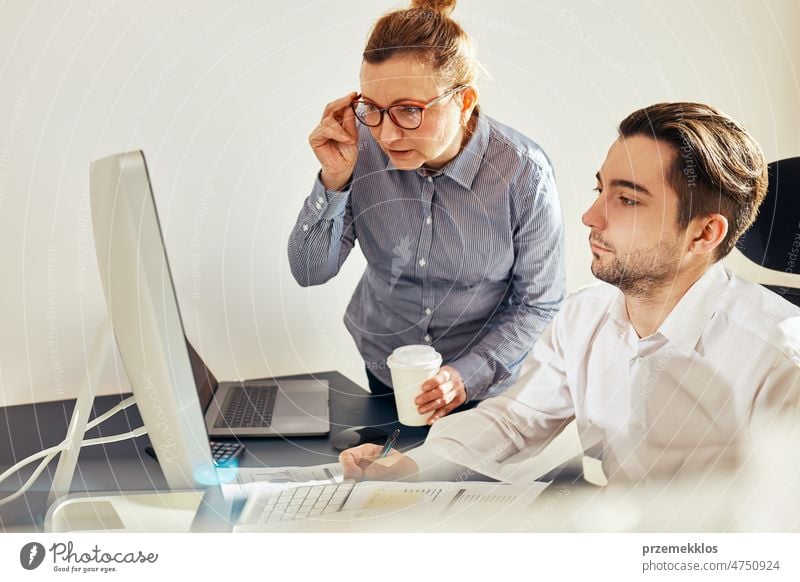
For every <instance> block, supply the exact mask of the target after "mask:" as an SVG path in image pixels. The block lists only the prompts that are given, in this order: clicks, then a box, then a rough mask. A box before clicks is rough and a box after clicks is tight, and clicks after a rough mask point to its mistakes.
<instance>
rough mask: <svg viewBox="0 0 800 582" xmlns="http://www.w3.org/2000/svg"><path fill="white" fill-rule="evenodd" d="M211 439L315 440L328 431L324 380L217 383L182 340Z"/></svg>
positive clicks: (325, 384) (187, 342) (328, 419)
mask: <svg viewBox="0 0 800 582" xmlns="http://www.w3.org/2000/svg"><path fill="white" fill-rule="evenodd" d="M186 346H187V347H188V349H189V359H190V360H191V363H192V372H193V374H194V380H195V384H196V385H197V394H198V397H199V398H200V406H201V408H202V409H203V414H204V415H205V422H206V429H207V430H208V436H210V437H269V436H316V435H325V434H328V433H329V432H330V428H331V424H330V410H329V408H328V382H327V381H326V380H277V379H271V378H267V379H261V380H241V381H235V382H217V379H216V378H215V377H214V374H212V373H211V370H209V369H208V366H206V364H205V362H204V361H203V358H201V357H200V354H198V353H197V351H196V350H195V349H194V346H192V344H191V342H189V340H188V339H187V340H186Z"/></svg>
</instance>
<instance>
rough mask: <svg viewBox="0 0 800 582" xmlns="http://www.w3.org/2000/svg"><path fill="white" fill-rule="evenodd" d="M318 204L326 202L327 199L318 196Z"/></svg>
mask: <svg viewBox="0 0 800 582" xmlns="http://www.w3.org/2000/svg"><path fill="white" fill-rule="evenodd" d="M317 202H325V199H324V198H323V197H322V196H317Z"/></svg>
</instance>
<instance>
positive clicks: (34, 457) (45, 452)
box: [0, 396, 146, 483]
mask: <svg viewBox="0 0 800 582" xmlns="http://www.w3.org/2000/svg"><path fill="white" fill-rule="evenodd" d="M135 402H136V400H135V398H134V397H133V396H131V397H130V398H126V399H125V400H123V401H122V402H120V403H119V404H117V405H116V406H115V407H114V408H112V409H111V410H109V411H108V412H106V413H104V414H101V415H100V416H98V417H97V418H95V419H94V420H93V421H92V422H90V423H89V424H87V425H86V430H87V431H88V430H89V429H90V428H94V427H95V426H97V425H98V424H100V423H101V422H104V421H106V420H107V419H108V418H110V417H111V416H113V415H115V414H116V413H117V412H119V411H120V410H124V409H125V408H128V407H129V406H130V405H131V404H134V403H135ZM136 430H139V429H136ZM133 432H135V431H132V432H130V433H126V434H127V435H133ZM143 434H146V431H145V433H143ZM118 436H121V438H119V439H117V440H123V438H122V436H124V435H118ZM137 436H142V435H141V434H139V433H137V434H136V435H133V436H130V437H127V438H135V437H137ZM106 438H114V437H106ZM67 442H68V441H67V440H64V441H61V442H60V443H59V444H57V445H55V446H53V447H50V448H49V449H44V450H43V451H39V452H38V453H34V454H32V455H31V456H30V457H28V458H26V459H23V460H22V461H20V462H19V463H17V464H16V465H14V466H13V467H11V468H10V469H7V470H6V471H4V472H3V474H2V475H0V483H2V482H3V481H5V480H6V479H8V477H9V476H10V475H13V474H14V473H16V472H17V471H19V470H20V469H21V468H22V467H24V466H25V465H29V464H30V463H32V462H33V461H35V460H37V459H41V458H42V457H46V456H47V455H49V454H50V453H53V454H55V453H60V452H61V451H63V450H64V449H66V448H67V446H66V445H67ZM90 442H91V444H103V441H102V439H91V441H84V442H83V443H82V444H81V447H84V446H91V445H90V444H87V443H90ZM108 442H117V441H116V440H111V441H108ZM48 462H49V461H48Z"/></svg>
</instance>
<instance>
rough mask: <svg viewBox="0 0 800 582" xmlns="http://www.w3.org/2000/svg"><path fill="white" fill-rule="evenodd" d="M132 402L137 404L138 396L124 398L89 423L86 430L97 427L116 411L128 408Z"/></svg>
mask: <svg viewBox="0 0 800 582" xmlns="http://www.w3.org/2000/svg"><path fill="white" fill-rule="evenodd" d="M132 404H136V397H135V396H130V397H128V398H126V399H125V400H123V401H122V402H120V403H119V404H117V405H116V406H115V407H114V408H112V409H111V410H109V411H108V412H104V413H103V414H101V415H100V416H98V417H97V418H95V419H94V420H93V421H92V422H90V423H89V424H87V425H86V430H89V429H90V428H94V427H96V426H97V425H98V424H100V423H101V422H105V421H106V420H108V419H109V418H111V417H112V416H114V415H115V414H116V413H118V412H119V411H120V410H125V409H126V408H128V407H129V406H131V405H132ZM84 432H85V431H84Z"/></svg>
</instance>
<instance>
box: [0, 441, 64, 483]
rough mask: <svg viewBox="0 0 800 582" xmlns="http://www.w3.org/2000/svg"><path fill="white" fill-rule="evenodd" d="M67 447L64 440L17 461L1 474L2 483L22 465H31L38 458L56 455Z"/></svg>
mask: <svg viewBox="0 0 800 582" xmlns="http://www.w3.org/2000/svg"><path fill="white" fill-rule="evenodd" d="M65 442H66V441H65ZM65 448H66V447H65V446H64V442H62V443H61V444H58V445H56V446H54V447H50V448H49V449H45V450H43V451H39V452H38V453H35V454H33V455H31V456H30V457H28V458H27V459H24V460H22V461H20V462H19V463H17V464H16V465H14V466H13V467H11V468H10V469H6V471H5V472H4V473H3V474H2V475H0V483H2V482H3V481H5V480H6V479H8V477H9V476H10V475H13V474H14V473H16V472H17V471H19V470H20V469H21V468H22V467H24V466H25V465H29V464H30V463H32V462H33V461H35V460H37V459H41V458H42V457H47V456H49V455H53V456H55V455H56V454H57V453H60V452H61V451H63V450H64V449H65ZM48 462H49V461H48Z"/></svg>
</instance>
